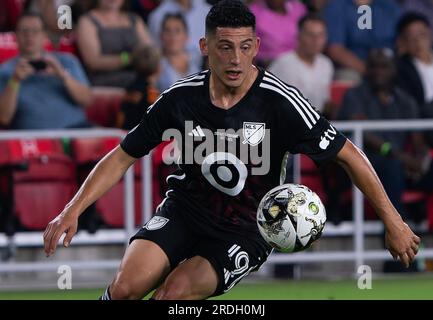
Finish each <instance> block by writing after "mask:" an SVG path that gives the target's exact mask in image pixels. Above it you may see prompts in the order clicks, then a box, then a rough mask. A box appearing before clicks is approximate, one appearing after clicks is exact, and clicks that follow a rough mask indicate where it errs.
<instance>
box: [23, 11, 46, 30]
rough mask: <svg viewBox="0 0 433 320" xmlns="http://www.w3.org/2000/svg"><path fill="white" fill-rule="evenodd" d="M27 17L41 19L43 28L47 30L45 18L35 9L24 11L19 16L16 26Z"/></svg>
mask: <svg viewBox="0 0 433 320" xmlns="http://www.w3.org/2000/svg"><path fill="white" fill-rule="evenodd" d="M25 18H37V19H39V20H40V21H41V23H42V29H43V30H46V25H45V22H44V19H43V18H42V16H41V15H40V14H39V13H37V12H34V11H24V12H23V13H22V14H21V15H20V16H19V18H18V20H17V23H16V28H18V25H19V24H20V22H21V20H23V19H25Z"/></svg>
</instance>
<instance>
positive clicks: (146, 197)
mask: <svg viewBox="0 0 433 320" xmlns="http://www.w3.org/2000/svg"><path fill="white" fill-rule="evenodd" d="M333 125H334V126H335V127H336V128H338V129H339V130H341V131H345V132H352V133H353V137H352V141H353V142H354V143H355V144H356V145H357V146H358V147H360V148H361V149H362V148H363V133H364V131H371V130H373V131H399V130H400V131H405V130H410V131H414V130H428V129H432V130H433V120H404V121H353V122H352V121H340V122H333ZM124 135H125V132H123V131H121V130H117V129H88V130H55V131H9V132H0V140H7V139H29V138H84V137H87V138H89V137H107V136H111V137H123V136H124ZM141 165H142V166H143V167H142V169H143V170H142V172H143V181H142V183H143V188H142V190H143V194H142V197H143V203H144V205H143V222H145V221H147V220H148V219H150V217H151V215H152V192H151V190H152V188H151V186H152V177H151V173H152V169H151V160H150V157H149V156H146V157H144V159H143V161H142V164H141ZM294 168H295V174H294V177H295V181H296V179H298V180H297V181H299V177H300V174H299V159H298V160H296V157H295V165H294ZM133 180H134V175H133V172H132V170H131V169H130V170H128V172H127V173H126V175H125V229H124V235H125V238H124V240H125V241H128V239H129V237H130V235H132V234H133V233H134V231H135V228H134V186H133ZM145 190H147V191H149V192H146V191H145ZM353 192H354V198H353V199H354V205H353V228H352V229H350V230H352V231H353V237H354V247H353V250H349V251H326V252H314V251H306V252H302V253H296V254H278V255H272V256H270V257H269V259H268V261H269V262H270V263H308V262H324V261H354V265H355V272H356V271H357V270H358V267H359V266H360V265H362V264H364V262H365V261H366V260H387V259H391V256H390V254H389V253H388V251H386V250H365V248H364V237H365V235H366V230H365V228H364V226H365V222H364V202H363V195H362V193H361V192H360V191H359V190H358V188H356V187H353ZM327 234H329V232H328V231H327V230H326V227H325V232H324V236H326V235H327ZM344 234H345V235H347V234H348V233H347V231H346V232H344ZM336 235H338V232H337V233H336ZM41 241H42V238H41ZM418 256H419V257H420V258H433V249H432V248H424V249H423V250H421V251H420V252H419V253H418ZM119 262H120V260H104V261H100V260H99V261H85V262H84V261H51V262H22V263H15V262H9V263H4V264H0V273H1V272H11V271H15V272H26V271H34V270H41V271H52V270H57V268H58V266H60V265H63V264H66V265H70V266H73V267H74V269H86V270H87V269H95V268H100V269H102V268H117V266H118V265H119Z"/></svg>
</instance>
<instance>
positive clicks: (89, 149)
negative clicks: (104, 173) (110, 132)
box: [72, 138, 165, 227]
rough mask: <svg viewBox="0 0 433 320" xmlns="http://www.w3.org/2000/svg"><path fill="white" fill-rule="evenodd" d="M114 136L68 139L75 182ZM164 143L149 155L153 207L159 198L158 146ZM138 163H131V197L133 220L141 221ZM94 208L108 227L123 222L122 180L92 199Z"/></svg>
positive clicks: (116, 141) (107, 148)
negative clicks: (132, 184) (150, 157)
mask: <svg viewBox="0 0 433 320" xmlns="http://www.w3.org/2000/svg"><path fill="white" fill-rule="evenodd" d="M119 142H120V141H119V139H117V138H96V139H94V138H92V139H87V138H86V139H74V140H73V141H72V151H73V156H74V159H75V160H76V162H77V164H78V171H79V176H80V179H79V183H81V182H82V181H83V180H84V178H85V177H86V176H87V175H88V173H89V172H90V170H91V168H93V166H94V165H95V164H96V162H97V161H99V160H100V159H101V158H102V157H103V156H104V155H105V154H107V153H108V152H109V151H111V150H112V149H113V148H114V147H116V146H117V145H118V144H119ZM164 145H165V144H162V145H161V146H159V147H157V148H156V149H155V151H154V157H153V172H154V179H153V191H152V192H153V208H156V206H157V205H158V204H159V203H160V202H161V200H162V197H161V193H162V191H161V188H162V184H161V179H160V175H159V174H158V173H159V172H160V171H161V166H162V160H161V159H162V156H161V154H162V149H163V147H164ZM141 171H142V170H141V164H140V163H139V162H137V163H136V165H135V166H134V197H135V206H134V207H135V223H136V225H140V224H141V222H142V218H141V217H142V215H141V213H142V201H141V193H142V189H141V179H142V172H141ZM96 212H97V213H98V214H99V215H100V216H101V217H102V220H103V222H104V224H105V225H107V226H109V227H123V226H124V183H123V180H121V181H120V182H119V183H118V184H116V185H115V186H114V187H113V188H112V189H111V190H110V191H108V193H107V194H105V195H104V196H103V197H102V198H100V199H99V200H98V201H97V202H96Z"/></svg>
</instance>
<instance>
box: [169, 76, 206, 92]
mask: <svg viewBox="0 0 433 320" xmlns="http://www.w3.org/2000/svg"><path fill="white" fill-rule="evenodd" d="M205 77H206V75H205V74H203V75H200V74H196V75H192V76H189V77H186V78H183V79H180V80H178V81H176V82H175V83H173V84H172V87H173V86H176V85H178V84H181V83H185V82H189V81H193V80H201V79H204V78H205ZM169 89H170V88H169Z"/></svg>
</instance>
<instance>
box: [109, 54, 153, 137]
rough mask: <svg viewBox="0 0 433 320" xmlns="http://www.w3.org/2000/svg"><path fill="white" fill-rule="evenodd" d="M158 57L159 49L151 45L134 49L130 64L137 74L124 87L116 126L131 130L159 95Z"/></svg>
mask: <svg viewBox="0 0 433 320" xmlns="http://www.w3.org/2000/svg"><path fill="white" fill-rule="evenodd" d="M160 59H161V55H160V53H159V51H158V50H157V49H156V48H155V47H153V46H145V47H142V48H139V49H137V50H136V51H134V53H133V55H132V65H133V67H134V70H135V71H136V74H137V76H136V78H135V80H134V82H133V83H132V84H131V85H129V86H128V87H127V88H126V94H125V96H124V98H123V101H122V106H121V110H120V113H119V115H118V117H117V127H119V128H122V129H125V130H131V129H132V128H134V127H135V126H136V125H137V124H138V123H139V122H140V120H141V118H142V117H143V114H144V113H145V112H146V109H147V108H148V107H149V106H150V105H151V104H152V103H154V102H155V101H156V99H157V97H158V95H159V91H158V89H156V81H157V78H158V75H159V72H160Z"/></svg>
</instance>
